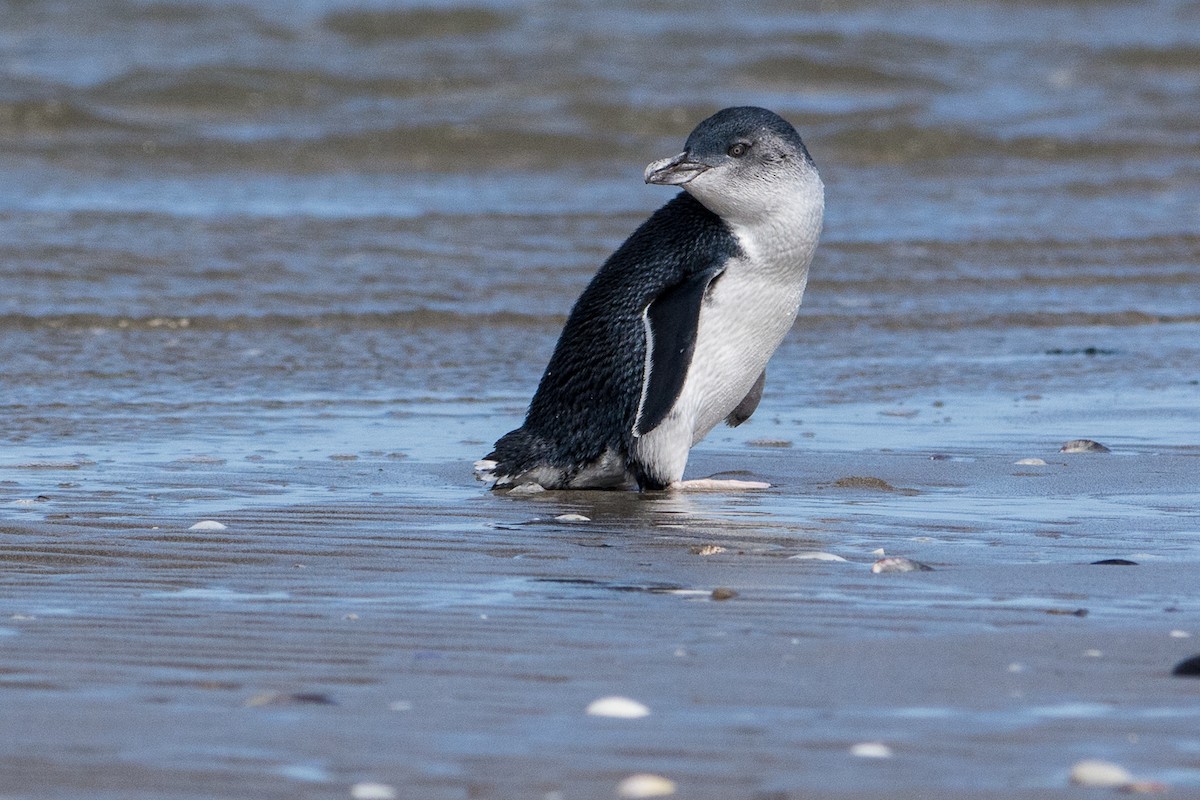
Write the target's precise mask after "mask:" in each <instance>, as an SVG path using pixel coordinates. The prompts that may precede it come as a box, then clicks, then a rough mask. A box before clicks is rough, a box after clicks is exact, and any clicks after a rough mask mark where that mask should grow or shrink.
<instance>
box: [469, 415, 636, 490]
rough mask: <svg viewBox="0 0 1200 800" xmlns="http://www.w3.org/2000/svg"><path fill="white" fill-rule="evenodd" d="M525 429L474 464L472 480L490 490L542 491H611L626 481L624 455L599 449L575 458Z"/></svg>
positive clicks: (504, 437) (506, 437) (556, 445)
mask: <svg viewBox="0 0 1200 800" xmlns="http://www.w3.org/2000/svg"><path fill="white" fill-rule="evenodd" d="M564 449H565V448H563V447H561V446H560V445H558V444H557V443H555V442H552V441H550V440H547V439H545V438H543V437H541V436H538V435H537V434H534V433H530V432H529V431H527V430H526V429H525V428H517V429H516V430H515V431H512V432H510V433H506V434H505V435H504V436H502V437H500V440H499V441H498V442H496V447H495V449H494V450H492V452H491V453H488V454H487V455H486V456H484V457H483V458H482V459H480V460H479V461H476V462H475V477H477V478H478V479H479V480H482V481H491V482H492V483H491V488H492V489H505V488H508V487H514V486H523V485H532V484H537V485H539V486H541V487H542V488H543V489H611V488H617V487H620V486H623V485H625V483H626V481H627V479H628V472H627V466H626V459H625V456H624V451H623V450H621V449H618V448H613V447H604V446H603V445H601V446H598V447H597V448H595V449H596V451H597V452H590V449H589V452H587V453H586V454H585V455H581V456H578V457H575V456H573V455H572V454H570V452H569V450H567V451H566V452H564Z"/></svg>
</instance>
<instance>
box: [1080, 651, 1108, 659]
mask: <svg viewBox="0 0 1200 800" xmlns="http://www.w3.org/2000/svg"><path fill="white" fill-rule="evenodd" d="M1083 657H1084V658H1104V651H1103V650H1084V651H1083Z"/></svg>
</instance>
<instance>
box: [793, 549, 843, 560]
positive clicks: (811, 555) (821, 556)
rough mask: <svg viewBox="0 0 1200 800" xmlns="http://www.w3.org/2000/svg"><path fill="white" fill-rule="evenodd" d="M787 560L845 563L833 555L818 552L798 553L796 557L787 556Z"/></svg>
mask: <svg viewBox="0 0 1200 800" xmlns="http://www.w3.org/2000/svg"><path fill="white" fill-rule="evenodd" d="M788 558H798V559H802V560H803V559H807V560H810V561H845V560H846V559H844V558H842V557H841V556H838V555H834V554H833V553H824V552H822V551H820V550H804V551H801V552H799V553H796V555H794V556H788Z"/></svg>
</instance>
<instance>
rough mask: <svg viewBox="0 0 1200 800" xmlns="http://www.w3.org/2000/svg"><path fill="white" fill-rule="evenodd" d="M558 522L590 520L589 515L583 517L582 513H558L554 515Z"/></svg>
mask: <svg viewBox="0 0 1200 800" xmlns="http://www.w3.org/2000/svg"><path fill="white" fill-rule="evenodd" d="M555 519H556V520H558V521H559V522H591V521H592V519H591V517H585V516H584V515H583V514H559V515H558V516H557V517H555Z"/></svg>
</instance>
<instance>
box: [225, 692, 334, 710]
mask: <svg viewBox="0 0 1200 800" xmlns="http://www.w3.org/2000/svg"><path fill="white" fill-rule="evenodd" d="M242 705H243V706H246V707H247V708H258V707H259V706H290V705H317V706H335V705H337V703H335V702H334V701H333V699H332V698H330V697H329V695H327V694H319V693H317V692H292V693H286V694H281V693H279V692H265V693H263V694H256V695H254V696H253V697H251V698H250V699H248V700H247V701H246V702H244V703H242Z"/></svg>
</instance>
